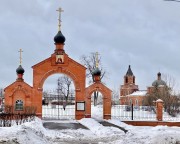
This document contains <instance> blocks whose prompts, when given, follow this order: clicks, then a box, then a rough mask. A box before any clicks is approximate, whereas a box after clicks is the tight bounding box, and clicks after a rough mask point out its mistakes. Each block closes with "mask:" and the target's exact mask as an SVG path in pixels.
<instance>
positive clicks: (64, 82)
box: [57, 75, 73, 110]
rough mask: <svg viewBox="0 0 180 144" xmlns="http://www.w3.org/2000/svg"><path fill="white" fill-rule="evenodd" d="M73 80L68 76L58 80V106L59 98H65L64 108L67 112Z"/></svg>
mask: <svg viewBox="0 0 180 144" xmlns="http://www.w3.org/2000/svg"><path fill="white" fill-rule="evenodd" d="M72 83H73V81H72V79H71V78H69V77H67V76H66V75H63V76H61V77H59V78H58V80H57V94H58V105H59V97H61V98H62V97H63V100H65V101H64V102H63V108H64V110H65V107H66V105H67V103H68V98H69V96H70V95H72V91H73V90H72Z"/></svg>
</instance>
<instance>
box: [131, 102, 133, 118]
mask: <svg viewBox="0 0 180 144" xmlns="http://www.w3.org/2000/svg"><path fill="white" fill-rule="evenodd" d="M131 120H133V104H132V105H131Z"/></svg>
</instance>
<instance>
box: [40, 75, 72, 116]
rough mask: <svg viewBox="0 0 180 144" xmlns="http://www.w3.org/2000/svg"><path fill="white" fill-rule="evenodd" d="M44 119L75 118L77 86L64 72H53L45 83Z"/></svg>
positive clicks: (43, 98)
mask: <svg viewBox="0 0 180 144" xmlns="http://www.w3.org/2000/svg"><path fill="white" fill-rule="evenodd" d="M42 118H43V119H75V87H74V83H73V80H72V79H71V78H70V77H68V76H67V75H64V74H53V75H51V76H49V77H48V78H47V79H46V80H45V81H44V84H43V97H42Z"/></svg>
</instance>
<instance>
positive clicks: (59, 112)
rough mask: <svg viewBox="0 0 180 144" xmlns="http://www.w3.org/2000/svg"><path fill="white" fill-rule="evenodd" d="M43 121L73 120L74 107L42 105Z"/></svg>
mask: <svg viewBox="0 0 180 144" xmlns="http://www.w3.org/2000/svg"><path fill="white" fill-rule="evenodd" d="M42 118H43V119H75V105H67V106H66V107H64V106H63V105H43V107H42Z"/></svg>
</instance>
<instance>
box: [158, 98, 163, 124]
mask: <svg viewBox="0 0 180 144" xmlns="http://www.w3.org/2000/svg"><path fill="white" fill-rule="evenodd" d="M163 103H164V102H163V100H161V99H158V100H157V101H156V119H157V120H158V121H162V120H163V119H162V118H163Z"/></svg>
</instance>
